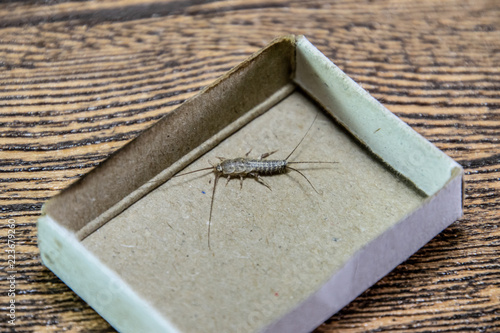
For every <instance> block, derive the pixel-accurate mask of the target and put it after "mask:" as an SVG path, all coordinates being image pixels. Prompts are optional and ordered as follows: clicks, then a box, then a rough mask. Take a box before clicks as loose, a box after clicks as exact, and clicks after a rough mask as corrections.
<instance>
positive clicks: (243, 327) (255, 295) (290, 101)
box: [83, 92, 424, 332]
mask: <svg viewBox="0 0 500 333" xmlns="http://www.w3.org/2000/svg"><path fill="white" fill-rule="evenodd" d="M317 114H319V116H318V118H317V119H316V121H315V122H314V125H313V127H312V129H311V131H310V132H309V134H308V135H307V137H306V138H305V139H304V141H303V143H302V144H301V145H300V146H299V147H298V149H297V150H296V151H295V153H294V154H293V155H292V156H291V158H290V161H336V162H338V163H337V164H332V165H330V164H316V165H314V164H303V165H299V164H297V165H293V167H294V168H297V169H299V170H301V171H302V172H303V173H304V174H305V175H306V177H307V178H308V179H309V181H310V182H311V183H312V184H313V185H314V186H315V187H316V188H317V190H318V191H319V192H320V193H319V194H318V193H316V192H315V191H314V189H313V188H312V187H311V186H310V185H309V184H308V183H307V181H306V180H305V179H303V178H302V177H301V176H300V175H299V174H298V173H296V172H293V171H291V172H290V173H288V174H284V175H276V176H271V177H266V178H265V181H266V183H268V184H269V186H270V187H271V189H272V191H270V190H269V189H268V188H266V187H265V186H263V185H261V184H259V183H258V182H256V181H255V180H253V179H251V178H249V179H246V180H245V181H244V183H243V188H242V189H240V183H239V180H237V179H235V180H232V181H230V182H229V183H228V185H227V186H225V183H226V181H225V180H223V179H221V181H220V182H219V185H218V188H217V191H216V194H215V201H214V210H213V216H212V226H211V250H212V251H210V250H209V248H208V244H207V237H208V235H207V232H208V231H207V221H208V218H209V211H210V200H211V194H212V189H213V184H214V182H213V179H214V176H213V174H212V173H210V171H208V174H207V172H201V173H195V174H190V175H185V176H181V177H176V178H173V179H171V180H170V181H168V182H167V183H165V184H164V185H162V186H161V187H160V188H158V189H156V190H155V191H153V192H152V193H150V194H149V195H147V196H146V197H144V198H143V199H141V200H140V201H138V202H136V203H135V204H134V205H132V206H131V207H130V208H129V209H127V210H126V211H124V212H123V213H122V214H120V215H119V216H117V217H116V218H115V219H113V220H112V221H110V222H108V223H107V224H105V225H104V226H103V227H101V228H100V229H98V230H97V231H96V232H94V233H93V234H91V235H90V236H89V237H87V238H86V239H85V240H84V241H83V244H84V246H86V247H87V248H88V249H89V250H90V251H92V252H93V253H94V254H95V255H96V256H97V257H98V258H99V259H100V260H101V261H102V262H103V263H104V264H106V265H107V266H108V267H110V268H111V269H112V270H115V271H116V272H120V275H121V276H122V278H123V279H124V280H125V282H126V283H128V284H129V285H130V286H132V288H133V289H135V290H136V291H137V292H139V293H140V294H141V296H143V297H144V298H145V299H147V300H148V301H149V302H151V303H152V304H153V306H154V307H155V308H156V309H158V310H159V311H160V312H161V313H163V314H165V316H167V317H169V318H170V319H171V320H172V321H173V324H174V325H175V326H177V327H178V328H180V329H181V330H182V331H185V332H192V331H196V329H197V328H198V327H199V323H200V322H201V323H203V326H204V329H205V331H207V332H212V331H213V332H215V331H255V330H259V329H262V328H263V327H264V326H265V325H268V324H269V323H270V322H272V321H273V320H274V319H275V318H277V317H279V316H280V315H281V314H283V313H286V312H288V311H290V310H291V308H293V307H294V306H296V304H297V302H300V301H302V300H304V299H306V298H307V297H308V296H309V295H310V294H311V293H313V292H314V291H315V290H317V289H319V288H320V287H321V285H322V284H323V283H324V282H325V281H326V280H327V279H328V278H329V277H330V276H331V275H332V274H333V273H334V272H335V271H336V270H338V269H339V268H341V267H342V265H344V264H345V262H346V261H347V260H348V259H349V258H350V257H351V256H353V254H354V253H355V252H356V251H358V250H359V249H360V248H361V247H362V246H363V245H364V244H367V243H368V242H370V241H372V240H373V239H375V238H376V237H378V236H379V235H380V234H382V233H383V232H384V231H386V230H387V229H388V228H391V227H392V226H393V225H394V224H395V223H396V222H398V221H399V220H400V219H401V218H402V217H403V216H404V215H405V214H407V212H408V211H413V210H414V209H415V208H416V207H418V206H419V205H420V204H421V203H422V201H423V200H424V198H423V197H422V196H420V195H419V193H417V192H416V191H414V190H413V189H412V188H411V187H409V186H407V185H406V184H405V183H404V182H402V181H401V180H399V179H398V178H397V177H395V176H394V175H393V174H392V173H391V172H390V171H389V170H387V168H386V167H384V166H383V165H382V164H381V163H380V162H379V161H377V160H375V159H374V158H372V157H371V156H370V154H368V153H367V152H366V150H365V149H363V147H361V146H360V145H359V144H357V143H356V142H355V141H354V140H353V139H352V137H351V136H350V135H348V134H347V133H346V132H345V131H344V130H343V129H342V128H340V127H339V126H338V125H336V124H335V123H333V121H332V120H331V119H330V118H329V117H327V116H325V115H324V114H323V113H322V112H321V110H319V109H318V107H317V106H316V105H315V104H314V103H312V102H311V101H310V100H309V99H308V98H307V97H306V96H305V95H304V94H302V93H300V92H295V93H293V94H292V95H290V96H289V97H287V98H286V99H284V100H283V101H282V102H280V103H279V104H277V105H276V106H275V107H273V108H272V109H270V110H269V111H268V112H266V113H265V114H264V115H262V116H260V117H258V118H257V119H255V120H253V121H252V122H251V123H249V124H248V125H247V126H245V127H244V128H242V129H241V130H240V131H238V132H237V133H235V134H234V135H232V136H231V137H229V138H228V139H226V140H225V141H223V142H222V143H221V144H220V145H219V146H217V147H216V148H215V149H213V150H212V151H210V152H209V153H207V154H206V155H205V156H203V157H202V158H200V159H199V160H198V161H196V162H195V163H193V164H192V165H190V166H189V167H188V168H186V170H185V171H190V170H196V169H200V168H205V167H207V166H210V164H209V161H211V162H212V163H213V162H216V161H217V156H223V157H227V158H234V157H241V156H244V155H245V154H246V153H247V152H248V151H249V150H250V149H252V152H251V153H250V156H254V157H257V156H259V155H260V154H261V153H265V152H270V151H274V150H276V149H278V152H276V153H275V154H273V155H272V156H271V157H269V158H268V159H273V158H275V159H280V158H285V157H286V156H287V155H288V154H289V153H290V152H291V151H292V150H293V148H294V147H295V146H296V145H297V144H298V142H299V141H300V140H301V139H302V137H303V136H304V134H305V132H306V131H307V128H308V127H309V125H310V124H311V122H312V121H313V119H314V118H315V116H316V115H317ZM181 173H182V172H181Z"/></svg>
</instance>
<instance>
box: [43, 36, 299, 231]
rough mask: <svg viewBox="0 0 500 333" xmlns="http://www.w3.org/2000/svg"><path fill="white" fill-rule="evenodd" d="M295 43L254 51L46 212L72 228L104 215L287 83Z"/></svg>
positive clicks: (288, 39)
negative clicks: (250, 55) (254, 52)
mask: <svg viewBox="0 0 500 333" xmlns="http://www.w3.org/2000/svg"><path fill="white" fill-rule="evenodd" d="M294 43H295V40H294V38H293V37H284V38H281V39H277V40H275V41H274V42H272V43H271V44H270V45H269V46H268V47H266V48H265V49H263V50H261V51H260V52H257V53H256V54H254V55H253V56H252V57H250V58H249V59H247V60H246V61H245V62H243V63H242V64H240V65H239V66H237V67H236V68H234V69H232V70H231V71H229V72H228V73H226V74H225V75H224V76H223V77H221V78H220V79H218V80H216V81H215V82H214V83H213V84H211V85H210V86H208V87H207V88H205V89H204V90H203V91H202V92H200V94H198V95H196V96H195V97H193V98H191V99H190V100H188V101H186V102H185V103H183V104H182V105H181V106H180V107H179V108H177V109H176V110H175V112H172V113H170V114H168V115H167V116H165V117H164V118H162V119H161V120H160V121H159V122H158V123H156V124H155V125H154V126H153V127H152V128H150V129H148V130H147V131H145V132H144V133H142V134H141V135H140V136H138V137H137V138H136V139H134V140H133V141H131V142H130V143H129V144H127V145H126V146H124V147H123V148H122V149H120V150H119V151H118V152H117V153H115V154H114V155H113V156H111V157H110V158H109V159H108V160H106V163H103V164H101V165H99V166H98V167H97V168H96V169H94V170H93V171H92V172H91V173H89V174H87V175H86V176H85V177H84V178H82V179H80V180H79V181H78V182H77V183H75V184H73V185H72V186H71V187H69V188H68V189H66V190H65V191H64V192H63V193H61V194H60V195H57V196H55V197H54V198H52V199H51V200H50V201H49V202H47V204H46V205H45V206H44V212H45V213H46V214H49V215H50V216H52V217H53V218H54V219H56V220H57V221H59V222H60V223H61V225H63V226H64V227H65V228H66V229H68V230H70V231H73V232H78V231H80V230H81V229H82V228H85V227H86V226H87V225H88V224H89V223H91V222H92V221H93V220H95V219H99V218H100V217H102V215H103V214H104V213H107V212H108V211H109V210H110V209H113V208H114V206H115V205H116V204H117V203H119V202H120V201H121V200H123V199H124V198H125V197H126V196H128V195H129V194H130V193H132V192H133V191H135V190H136V189H138V188H139V187H140V186H141V185H143V184H145V183H147V182H149V181H150V180H151V178H153V177H154V176H155V175H157V174H158V173H159V172H161V171H162V170H164V169H165V168H166V167H168V166H170V165H171V164H172V163H175V162H176V161H177V160H179V159H180V158H182V157H183V156H185V155H186V154H187V153H188V152H190V151H192V150H193V149H196V148H197V147H198V146H200V145H201V144H202V143H203V142H204V141H205V140H207V139H208V138H210V137H212V136H213V135H214V133H217V132H218V131H220V130H222V129H223V128H225V127H226V126H227V125H228V124H230V123H232V122H234V121H236V120H237V119H238V118H240V117H242V116H243V115H244V114H245V113H246V112H248V111H249V110H250V109H252V108H255V107H256V106H258V105H259V104H262V103H265V102H266V101H267V100H268V99H269V98H270V97H271V96H272V95H273V94H275V93H276V92H278V91H279V90H280V89H282V88H283V87H284V86H286V85H289V84H290V81H291V75H292V73H293V71H294V61H295V58H294V56H295V44H294ZM112 213H113V212H111V214H107V215H109V216H113V214H112ZM114 213H119V212H118V211H115V212H114ZM105 222H106V220H102V221H100V224H103V223H105ZM90 232H92V230H88V231H87V232H86V233H85V234H84V235H81V238H84V237H86V236H87V235H88V234H89V233H90Z"/></svg>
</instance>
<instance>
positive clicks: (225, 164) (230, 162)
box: [216, 157, 288, 176]
mask: <svg viewBox="0 0 500 333" xmlns="http://www.w3.org/2000/svg"><path fill="white" fill-rule="evenodd" d="M287 164H288V162H287V161H286V160H261V159H258V160H257V159H249V158H243V157H239V158H234V159H227V160H224V161H222V162H221V163H219V164H217V165H216V170H217V172H219V173H221V174H222V176H224V175H242V176H247V175H249V174H252V173H257V174H260V175H276V174H280V173H285V172H286V167H287Z"/></svg>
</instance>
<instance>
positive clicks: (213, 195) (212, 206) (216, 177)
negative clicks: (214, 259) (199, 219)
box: [208, 174, 220, 250]
mask: <svg viewBox="0 0 500 333" xmlns="http://www.w3.org/2000/svg"><path fill="white" fill-rule="evenodd" d="M219 178H220V174H216V175H215V180H214V189H213V190H212V201H211V202H210V215H209V217H208V249H209V250H211V248H210V225H211V224H212V211H213V209H214V198H215V188H216V187H217V182H218V181H219Z"/></svg>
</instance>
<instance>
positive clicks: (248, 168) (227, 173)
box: [174, 115, 337, 249]
mask: <svg viewBox="0 0 500 333" xmlns="http://www.w3.org/2000/svg"><path fill="white" fill-rule="evenodd" d="M316 118H317V115H316V117H315V118H314V120H313V122H312V123H311V126H309V129H308V130H307V132H306V133H305V134H304V136H303V137H302V139H301V140H300V141H299V143H298V144H297V145H296V146H295V148H294V149H293V150H292V151H291V152H290V154H288V156H287V157H286V158H285V159H284V160H264V158H266V157H268V156H270V155H272V154H274V153H275V152H276V150H275V151H272V152H269V153H265V154H262V155H260V157H259V158H258V159H250V158H248V155H249V154H250V151H249V152H248V153H246V155H245V157H238V158H232V159H228V158H224V157H218V159H219V160H220V162H219V163H217V164H215V165H212V167H208V168H202V169H198V170H193V171H189V172H186V173H182V174H179V175H175V176H174V177H178V176H183V175H187V174H190V173H194V172H199V171H204V170H212V171H213V172H214V174H215V180H214V187H213V191H212V200H211V202H210V215H209V218H208V248H209V249H210V226H211V223H212V211H213V207H214V198H215V189H216V187H217V182H218V181H219V178H220V177H226V178H227V181H228V182H229V180H231V178H239V179H240V187H243V179H245V178H247V177H253V178H254V179H255V180H256V181H257V182H259V183H261V184H262V185H264V186H266V187H267V188H269V189H271V187H270V186H269V185H268V184H267V183H266V182H265V181H264V180H263V179H262V177H261V176H271V175H278V174H284V173H287V172H288V171H289V170H293V171H295V172H297V173H298V174H300V175H301V176H302V177H303V178H304V179H305V180H306V181H307V182H308V183H309V185H311V187H312V188H313V190H314V191H315V192H316V193H318V191H317V190H316V188H315V187H314V186H313V184H312V183H311V182H310V181H309V179H307V177H306V176H305V175H304V174H303V173H302V172H301V171H299V170H297V169H295V168H292V167H290V164H306V163H312V164H319V163H327V164H333V163H337V162H324V161H305V162H297V161H293V162H288V159H289V158H290V156H292V154H293V153H294V152H295V150H296V149H297V148H298V147H299V146H300V144H301V143H302V141H303V140H304V138H305V137H306V136H307V134H308V133H309V131H310V130H311V128H312V126H313V125H314V122H315V121H316Z"/></svg>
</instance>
